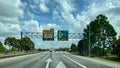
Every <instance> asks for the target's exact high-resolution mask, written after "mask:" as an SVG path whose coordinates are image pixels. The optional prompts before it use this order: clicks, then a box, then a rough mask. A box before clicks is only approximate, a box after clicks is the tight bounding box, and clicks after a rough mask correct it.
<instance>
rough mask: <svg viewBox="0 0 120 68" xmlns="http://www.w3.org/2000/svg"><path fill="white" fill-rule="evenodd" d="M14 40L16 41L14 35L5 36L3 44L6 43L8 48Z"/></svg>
mask: <svg viewBox="0 0 120 68" xmlns="http://www.w3.org/2000/svg"><path fill="white" fill-rule="evenodd" d="M15 41H16V39H15V37H7V38H6V39H5V41H4V44H5V45H8V46H9V50H10V47H12V46H15Z"/></svg>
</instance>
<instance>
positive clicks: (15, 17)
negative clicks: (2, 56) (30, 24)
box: [0, 0, 23, 42]
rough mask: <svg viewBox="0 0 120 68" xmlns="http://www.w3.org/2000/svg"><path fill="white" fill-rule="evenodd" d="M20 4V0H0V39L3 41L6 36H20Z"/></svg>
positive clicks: (21, 11) (21, 12)
mask: <svg viewBox="0 0 120 68" xmlns="http://www.w3.org/2000/svg"><path fill="white" fill-rule="evenodd" d="M22 5H23V4H22V3H21V1H20V0H0V41H2V42H3V41H4V39H5V38H6V37H8V36H14V37H16V38H20V31H21V28H20V25H19V24H20V22H19V17H21V16H22V14H23V10H22V9H21V6H22Z"/></svg>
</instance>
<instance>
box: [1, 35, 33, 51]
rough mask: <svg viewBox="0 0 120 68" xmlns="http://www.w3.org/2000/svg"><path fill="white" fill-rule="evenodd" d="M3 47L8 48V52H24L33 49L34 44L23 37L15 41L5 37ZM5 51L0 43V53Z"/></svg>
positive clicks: (13, 38)
mask: <svg viewBox="0 0 120 68" xmlns="http://www.w3.org/2000/svg"><path fill="white" fill-rule="evenodd" d="M4 45H6V46H9V51H10V50H12V51H26V52H28V51H29V50H33V49H34V43H33V42H32V41H31V39H30V38H29V37H23V38H21V39H16V38H15V37H7V38H6V39H5V40H4ZM6 50H7V49H6V48H5V47H4V46H3V44H2V43H1V42H0V52H4V51H6Z"/></svg>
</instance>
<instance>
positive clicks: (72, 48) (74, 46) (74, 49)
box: [71, 44, 77, 52]
mask: <svg viewBox="0 0 120 68" xmlns="http://www.w3.org/2000/svg"><path fill="white" fill-rule="evenodd" d="M76 51H77V46H76V45H75V44H72V45H71V52H76Z"/></svg>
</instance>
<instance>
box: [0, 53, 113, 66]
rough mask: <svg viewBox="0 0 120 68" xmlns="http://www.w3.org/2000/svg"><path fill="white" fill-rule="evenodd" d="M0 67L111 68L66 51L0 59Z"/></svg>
mask: <svg viewBox="0 0 120 68" xmlns="http://www.w3.org/2000/svg"><path fill="white" fill-rule="evenodd" d="M0 68H112V67H110V66H106V65H103V64H99V63H96V62H93V61H89V60H85V59H82V58H79V57H75V56H73V55H72V54H69V53H66V52H41V53H37V54H31V55H25V56H18V57H12V58H5V59H0Z"/></svg>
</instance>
